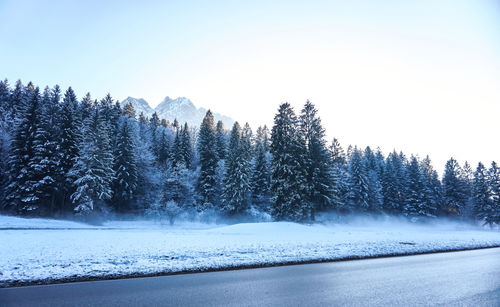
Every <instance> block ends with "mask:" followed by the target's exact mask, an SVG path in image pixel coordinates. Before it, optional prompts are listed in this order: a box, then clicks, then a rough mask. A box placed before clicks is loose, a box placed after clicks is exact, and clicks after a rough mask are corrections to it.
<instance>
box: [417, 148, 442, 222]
mask: <svg viewBox="0 0 500 307" xmlns="http://www.w3.org/2000/svg"><path fill="white" fill-rule="evenodd" d="M421 168H422V176H423V180H424V189H425V190H424V193H425V199H426V205H427V206H426V216H427V217H436V215H437V213H438V209H439V208H440V207H441V203H442V197H443V196H442V190H443V189H442V186H441V181H440V180H439V176H438V173H437V172H436V171H435V170H434V168H433V167H432V162H431V159H430V158H429V156H427V157H426V158H425V159H424V160H422V162H421Z"/></svg>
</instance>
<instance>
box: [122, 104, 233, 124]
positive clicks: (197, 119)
mask: <svg viewBox="0 0 500 307" xmlns="http://www.w3.org/2000/svg"><path fill="white" fill-rule="evenodd" d="M128 102H131V103H132V105H133V106H134V108H135V110H136V114H137V115H139V114H140V113H141V112H142V113H144V115H145V116H148V117H151V115H153V113H154V112H156V113H157V114H158V117H159V118H160V119H162V118H165V119H166V120H168V121H170V122H173V121H174V120H175V119H177V120H178V121H179V122H180V123H184V122H187V123H188V125H189V126H199V125H200V124H201V121H202V120H203V117H204V116H205V113H206V112H207V110H206V109H205V108H196V107H195V105H194V104H193V102H192V101H191V100H190V99H189V98H186V97H177V98H175V99H174V98H171V97H169V96H166V97H165V99H163V101H162V102H161V103H160V104H159V105H158V106H156V108H154V109H153V108H151V107H150V106H149V104H148V102H147V101H146V100H144V99H142V98H133V97H127V98H126V99H125V100H123V101H122V102H121V106H122V107H124V106H125V104H127V103H128ZM214 118H215V120H216V121H219V120H221V121H222V122H223V123H224V126H226V128H230V127H231V126H232V125H233V123H234V120H233V119H231V118H230V117H227V116H224V115H221V114H218V113H214Z"/></svg>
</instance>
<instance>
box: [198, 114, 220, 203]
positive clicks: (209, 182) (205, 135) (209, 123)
mask: <svg viewBox="0 0 500 307" xmlns="http://www.w3.org/2000/svg"><path fill="white" fill-rule="evenodd" d="M215 136H216V134H215V123H214V116H213V115H212V112H211V111H210V110H208V111H207V113H206V115H205V117H204V118H203V122H202V123H201V126H200V131H199V136H198V155H199V157H200V167H201V168H200V176H199V179H198V188H199V191H200V195H201V208H199V209H200V210H204V209H208V208H211V207H214V206H216V205H217V204H216V201H215V199H216V195H215V187H216V176H215V169H216V168H217V161H218V157H217V151H216V147H215V146H214V144H215V143H216V137H215Z"/></svg>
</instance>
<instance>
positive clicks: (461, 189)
mask: <svg viewBox="0 0 500 307" xmlns="http://www.w3.org/2000/svg"><path fill="white" fill-rule="evenodd" d="M461 172H462V170H461V168H460V165H459V164H458V162H457V161H456V160H455V159H453V158H451V159H450V160H448V162H446V165H445V170H444V176H443V205H444V206H445V207H444V211H445V212H446V214H447V215H450V216H462V215H463V211H464V209H465V205H466V203H467V198H468V195H467V190H466V188H465V184H464V182H463V180H462V179H461V177H460V174H461Z"/></svg>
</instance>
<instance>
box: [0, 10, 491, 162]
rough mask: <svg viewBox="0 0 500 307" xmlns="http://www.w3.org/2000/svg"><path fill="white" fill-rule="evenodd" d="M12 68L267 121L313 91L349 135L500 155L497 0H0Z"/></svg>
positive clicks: (2, 48) (3, 70) (450, 152)
mask: <svg viewBox="0 0 500 307" xmlns="http://www.w3.org/2000/svg"><path fill="white" fill-rule="evenodd" d="M0 78H8V79H9V80H10V82H11V84H13V83H14V81H15V80H17V79H21V80H22V81H23V82H25V83H26V82H27V81H30V80H31V81H33V82H34V83H36V84H38V85H40V86H45V85H50V86H53V85H55V84H59V85H60V86H61V87H63V88H66V87H68V86H70V85H71V86H73V88H74V89H75V91H76V93H77V94H78V95H79V97H82V96H83V95H84V94H85V93H86V92H87V91H89V92H91V94H92V95H93V96H94V97H96V98H102V97H103V95H104V94H105V93H107V92H110V93H111V94H112V96H113V97H115V98H117V99H120V100H122V99H124V98H126V97H127V96H132V97H142V98H144V99H146V100H147V101H148V102H149V103H150V104H151V105H152V106H153V107H154V106H156V105H157V104H158V103H159V102H160V101H161V100H162V99H163V98H164V97H165V96H167V95H168V96H171V97H177V96H185V97H188V98H190V99H191V100H192V101H193V102H194V103H195V105H197V106H203V107H206V108H211V109H213V110H215V111H216V112H220V113H223V114H226V115H229V116H231V117H233V118H234V119H236V120H238V121H240V122H245V121H248V122H249V123H250V124H251V126H252V127H253V128H254V129H255V128H256V127H257V126H258V125H260V124H271V123H272V120H273V116H274V114H275V113H276V110H277V108H278V105H279V104H280V103H282V102H284V101H288V102H290V103H291V104H292V105H293V106H295V108H296V111H299V110H300V108H301V106H302V104H303V103H304V102H305V100H306V99H310V100H311V101H312V102H313V103H315V104H316V106H317V107H318V109H319V112H320V116H321V118H322V120H323V123H324V126H325V128H326V130H327V134H328V138H329V139H331V138H332V137H334V136H335V137H337V138H338V139H339V140H340V142H341V143H342V144H343V145H345V146H347V144H353V145H359V146H366V145H370V146H372V147H377V146H380V147H381V148H382V149H383V150H384V152H388V151H391V150H392V149H393V148H395V149H397V150H403V151H405V152H406V153H408V154H409V153H415V154H419V155H420V156H422V157H423V156H425V155H427V154H429V155H430V156H431V158H432V159H433V161H434V164H435V166H436V168H438V169H439V170H442V166H443V164H444V162H445V161H446V160H447V159H448V158H449V157H450V156H454V157H456V158H458V160H459V161H461V162H463V161H464V160H466V159H467V160H469V161H470V162H472V163H473V164H474V167H475V164H476V163H477V161H478V160H482V161H484V162H486V163H489V161H491V160H497V161H500V121H499V116H500V2H499V1H493V0H470V1H460V0H453V1H445V0H443V1H439V0H431V1H423V0H419V1H390V0H381V1H371V0H366V1H356V0H354V1H290V0H289V1H255V0H254V1H215V0H213V1H55V0H51V1H24V0H12V1H10V0H0Z"/></svg>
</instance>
